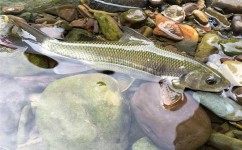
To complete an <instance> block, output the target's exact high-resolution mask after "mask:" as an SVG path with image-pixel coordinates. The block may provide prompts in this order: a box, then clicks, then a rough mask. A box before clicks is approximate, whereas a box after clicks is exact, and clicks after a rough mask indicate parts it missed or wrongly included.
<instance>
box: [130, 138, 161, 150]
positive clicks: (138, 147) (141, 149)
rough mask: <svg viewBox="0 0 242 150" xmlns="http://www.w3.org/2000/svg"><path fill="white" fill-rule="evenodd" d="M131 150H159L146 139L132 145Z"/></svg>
mask: <svg viewBox="0 0 242 150" xmlns="http://www.w3.org/2000/svg"><path fill="white" fill-rule="evenodd" d="M132 150H159V148H158V147H156V146H155V145H153V144H151V143H150V140H149V139H148V138H147V137H144V138H141V139H139V140H138V141H137V142H135V143H134V144H133V146H132Z"/></svg>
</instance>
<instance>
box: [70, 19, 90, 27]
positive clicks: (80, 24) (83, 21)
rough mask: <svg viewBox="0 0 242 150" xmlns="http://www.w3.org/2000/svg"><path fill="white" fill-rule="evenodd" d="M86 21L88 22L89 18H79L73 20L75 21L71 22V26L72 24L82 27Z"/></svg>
mask: <svg viewBox="0 0 242 150" xmlns="http://www.w3.org/2000/svg"><path fill="white" fill-rule="evenodd" d="M86 22H87V20H86V19H85V18H82V19H78V20H73V21H72V22H71V23H70V26H72V27H80V28H84V27H85V24H86Z"/></svg>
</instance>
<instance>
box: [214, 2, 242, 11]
mask: <svg viewBox="0 0 242 150" xmlns="http://www.w3.org/2000/svg"><path fill="white" fill-rule="evenodd" d="M211 5H212V6H213V7H218V8H220V9H222V10H223V11H224V12H226V13H242V4H241V3H240V1H238V0H230V1H226V0H212V4H211Z"/></svg>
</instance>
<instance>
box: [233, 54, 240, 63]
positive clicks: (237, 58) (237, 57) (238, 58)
mask: <svg viewBox="0 0 242 150" xmlns="http://www.w3.org/2000/svg"><path fill="white" fill-rule="evenodd" d="M234 59H235V60H237V61H240V62H242V55H237V56H235V57H234Z"/></svg>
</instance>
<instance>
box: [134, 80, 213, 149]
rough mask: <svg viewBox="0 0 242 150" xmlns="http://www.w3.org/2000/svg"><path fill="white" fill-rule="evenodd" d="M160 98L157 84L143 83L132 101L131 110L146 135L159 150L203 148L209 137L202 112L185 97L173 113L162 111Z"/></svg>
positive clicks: (206, 123)
mask: <svg viewBox="0 0 242 150" xmlns="http://www.w3.org/2000/svg"><path fill="white" fill-rule="evenodd" d="M162 94H164V93H162V92H161V88H160V85H159V84H158V83H145V84H143V85H141V86H140V88H139V89H138V90H137V91H136V93H135V94H134V96H133V98H132V100H131V108H132V110H133V112H134V114H135V117H136V120H137V122H138V123H139V125H140V126H141V128H142V129H143V131H144V132H145V134H146V135H147V136H148V137H149V138H150V139H151V141H152V142H154V143H155V144H156V145H157V146H159V149H177V150H185V149H186V150H193V149H196V148H198V147H200V146H201V145H203V144H204V143H205V142H206V141H207V139H208V137H209V136H210V133H211V123H210V119H209V117H208V116H207V114H206V113H205V111H204V110H203V109H202V108H201V107H199V104H198V103H197V102H195V101H194V100H193V99H192V98H191V96H190V95H189V94H188V93H186V94H185V97H186V99H185V100H184V101H183V102H182V103H181V104H180V105H178V106H177V108H176V109H175V110H169V109H165V108H164V107H162V105H161V103H162V102H161V101H162V100H161V97H163V96H162ZM167 97H168V96H167Z"/></svg>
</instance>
